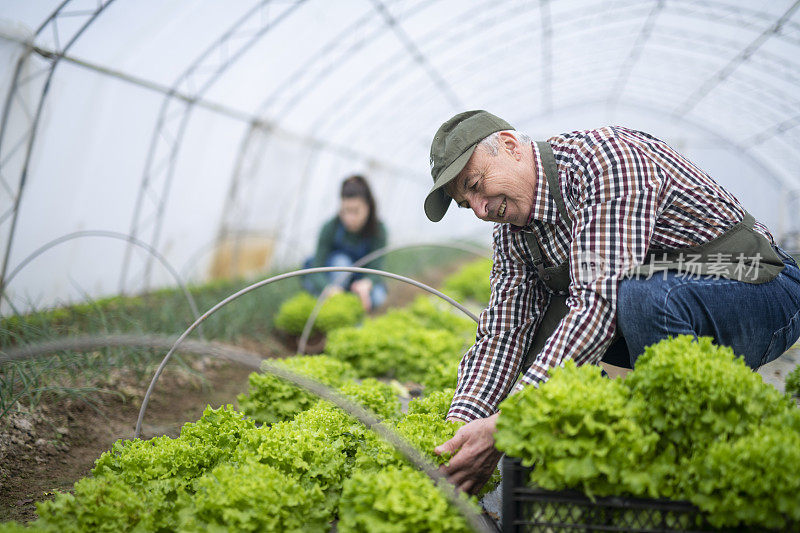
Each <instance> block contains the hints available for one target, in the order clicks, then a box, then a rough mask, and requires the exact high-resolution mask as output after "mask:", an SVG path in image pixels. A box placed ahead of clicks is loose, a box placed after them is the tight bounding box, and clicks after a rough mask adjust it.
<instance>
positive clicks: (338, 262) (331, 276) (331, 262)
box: [303, 252, 387, 309]
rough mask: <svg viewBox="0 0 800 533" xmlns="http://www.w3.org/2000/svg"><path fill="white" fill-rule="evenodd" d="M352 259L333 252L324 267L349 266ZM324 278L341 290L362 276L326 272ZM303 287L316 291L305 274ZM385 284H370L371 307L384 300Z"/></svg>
mask: <svg viewBox="0 0 800 533" xmlns="http://www.w3.org/2000/svg"><path fill="white" fill-rule="evenodd" d="M312 261H313V258H309V259H307V260H306V262H305V263H304V264H303V268H310V267H311V263H312ZM353 263H354V261H353V260H352V259H350V256H348V255H347V254H343V253H338V252H334V253H332V254H331V255H329V256H328V260H327V261H325V265H324V266H326V267H349V266H353ZM325 275H326V279H327V283H328V285H338V286H339V287H341V288H342V289H343V290H347V289H349V287H350V285H351V284H352V283H353V282H354V281H357V280H359V279H361V278H363V274H356V273H353V272H327V273H326V274H325ZM303 288H305V289H306V290H307V291H308V292H310V293H312V294H314V293H315V292H316V291H317V288H316V287H315V286H314V283H313V282H312V280H311V278H309V276H305V277H304V278H303ZM386 296H387V293H386V286H385V285H384V284H383V283H374V282H373V284H372V290H371V291H370V293H369V298H370V300H371V301H372V308H373V309H375V308H376V307H380V306H381V305H383V302H385V301H386Z"/></svg>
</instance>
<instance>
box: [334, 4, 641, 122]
mask: <svg viewBox="0 0 800 533" xmlns="http://www.w3.org/2000/svg"><path fill="white" fill-rule="evenodd" d="M531 5H532V4H531ZM629 5H630V6H639V5H640V4H638V3H636V2H631V3H630V4H629ZM533 9H534V8H533V7H531V8H529V10H530V11H533ZM536 9H538V8H536ZM620 9H621V8H620ZM591 17H593V16H592V15H586V16H585V17H584V18H591ZM638 18H639V17H630V20H638ZM619 20H620V19H619V18H617V19H615V22H619ZM569 23H570V24H573V23H575V21H574V20H573V21H570V22H569ZM523 24H524V22H523ZM558 24H559V25H563V24H566V23H564V22H559V23H558ZM554 27H555V25H554ZM487 31H489V29H488V26H486V25H478V26H477V31H475V30H473V31H469V35H470V36H474V34H476V33H478V34H479V33H485V32H487ZM459 33H460V34H464V33H467V32H466V31H463V32H459ZM509 33H514V32H509ZM518 33H521V32H518ZM458 35H459V34H458V33H457V34H456V35H455V36H453V37H452V38H451V39H450V40H449V42H457V37H458ZM527 39H529V36H527V35H521V36H520V37H519V38H517V39H515V40H512V41H508V40H506V41H503V43H502V44H500V45H498V46H496V47H495V48H493V49H491V50H496V49H499V48H506V47H508V48H513V47H515V46H518V45H519V43H520V42H524V41H525V40H527ZM483 42H484V41H476V43H475V45H474V47H473V48H477V49H479V50H480V57H484V58H488V57H492V54H491V53H490V51H489V50H490V49H489V48H488V47H486V46H485V45H484V44H483ZM477 62H478V61H477V60H475V61H473V62H472V64H473V65H474V64H476V63H477ZM459 68H460V69H461V70H467V68H463V65H460V66H459ZM473 70H474V69H473ZM388 81H393V80H388ZM369 87H370V89H372V91H371V92H369V93H365V94H363V95H362V98H361V99H360V101H366V100H369V99H371V98H372V94H373V93H375V92H377V91H378V90H379V84H376V83H373V84H370V86H369ZM421 91H424V88H423V89H420V90H418V91H417V95H419V94H420V92H421ZM406 98H407V99H408V100H414V99H415V97H412V96H411V95H410V94H407V95H406ZM354 101H358V100H355V99H354ZM359 105H360V104H359ZM352 107H355V108H357V107H358V105H356V104H352ZM398 107H399V106H395V108H398ZM342 113H344V111H342ZM396 115H397V113H394V115H392V116H396ZM374 116H375V114H374V113H373V114H372V115H365V116H364V117H363V118H360V119H359V121H360V123H369V122H370V121H371V120H372V119H373V118H374ZM382 118H386V115H382ZM411 119H412V117H407V120H406V121H405V122H408V121H409V120H411ZM348 125H349V128H350V129H351V130H357V129H358V128H359V126H358V123H356V121H354V120H350V121H349V122H348Z"/></svg>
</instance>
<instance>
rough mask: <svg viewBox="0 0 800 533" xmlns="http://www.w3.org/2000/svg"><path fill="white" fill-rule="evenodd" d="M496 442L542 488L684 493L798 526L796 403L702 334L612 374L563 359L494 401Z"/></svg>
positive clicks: (716, 509)
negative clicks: (535, 382)
mask: <svg viewBox="0 0 800 533" xmlns="http://www.w3.org/2000/svg"><path fill="white" fill-rule="evenodd" d="M495 439H496V442H497V447H498V448H499V449H501V450H504V451H506V452H507V453H508V454H509V455H511V456H516V457H520V458H521V459H522V462H523V464H527V465H534V466H535V468H534V470H533V473H532V475H531V481H532V482H533V483H536V484H539V485H541V486H543V487H545V488H566V487H575V488H581V489H582V490H584V491H585V492H587V493H589V494H633V495H648V496H654V497H670V498H674V499H683V500H690V501H692V502H693V503H695V504H696V505H697V506H698V507H699V508H700V509H701V510H703V511H704V512H705V513H706V515H707V517H708V519H709V521H710V522H711V523H713V524H715V525H718V526H723V527H736V526H740V525H745V526H747V527H755V528H764V527H780V528H784V527H789V526H791V527H796V525H797V523H798V518H799V517H798V514H800V512H798V511H797V509H800V496H799V495H800V489H799V488H798V483H800V481H798V479H797V476H796V472H797V471H800V410H798V409H797V408H796V407H795V405H794V402H793V401H791V400H790V399H789V397H788V396H786V395H783V394H780V393H779V392H778V391H777V389H775V388H774V387H772V386H770V385H767V384H765V383H763V381H762V380H761V377H760V376H758V375H757V374H755V373H753V372H752V371H751V370H750V369H749V368H747V367H746V366H745V365H744V363H743V362H742V360H741V359H739V358H736V357H734V355H733V353H732V351H731V350H730V349H729V348H724V347H719V346H715V345H713V343H712V342H711V339H709V338H700V339H697V340H695V339H694V338H693V337H691V336H679V337H677V338H674V339H667V340H664V341H661V342H659V343H657V344H655V345H653V346H650V347H648V348H647V349H646V351H645V354H644V355H643V356H642V357H640V358H639V360H638V361H637V365H636V369H635V370H634V371H633V372H631V373H630V374H629V375H628V376H627V378H626V379H625V380H621V381H620V380H613V381H612V380H606V379H602V378H601V377H600V375H599V370H597V369H596V368H592V367H581V368H577V367H575V365H574V364H573V363H572V362H567V363H566V365H565V367H564V368H556V369H554V370H552V371H551V378H550V379H549V380H548V381H547V382H545V383H544V384H542V385H541V386H540V387H539V388H538V389H537V388H533V387H528V388H526V389H525V390H523V391H522V392H520V393H518V394H515V395H513V396H511V397H509V398H507V399H506V400H505V401H504V402H503V403H502V404H501V415H500V417H499V419H498V422H497V433H496V435H495ZM789 478H791V479H789Z"/></svg>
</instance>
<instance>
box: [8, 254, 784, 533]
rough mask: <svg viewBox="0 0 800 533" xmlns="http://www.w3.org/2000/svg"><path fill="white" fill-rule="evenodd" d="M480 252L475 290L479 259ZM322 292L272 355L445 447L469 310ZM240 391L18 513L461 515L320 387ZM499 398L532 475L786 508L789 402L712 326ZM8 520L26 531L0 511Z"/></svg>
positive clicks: (748, 513) (245, 527)
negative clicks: (379, 307)
mask: <svg viewBox="0 0 800 533" xmlns="http://www.w3.org/2000/svg"><path fill="white" fill-rule="evenodd" d="M470 268H473V269H474V271H475V272H480V271H479V269H478V268H477V267H475V266H474V265H473V266H471V267H470ZM480 268H481V271H482V272H483V274H482V275H477V276H475V278H476V279H477V281H476V283H475V284H476V285H477V286H479V287H481V289H482V287H483V284H485V283H486V277H487V265H486V264H485V263H484V264H483V265H482V266H481V267H480ZM459 275H462V276H463V275H464V274H463V271H462V272H461V273H460V274H459ZM445 290H446V289H445ZM476 294H478V293H476ZM482 294H485V293H482ZM459 296H460V297H462V298H463V295H459ZM309 298H310V297H307V296H298V297H296V298H295V299H294V300H292V301H288V302H287V303H286V304H285V305H284V306H283V308H282V309H281V312H280V313H279V315H278V317H277V318H276V325H278V326H279V327H283V328H284V329H286V330H287V331H293V332H294V333H297V332H299V331H300V330H302V326H303V325H304V324H305V320H306V319H307V317H308V314H309V313H310V311H311V308H312V307H313V305H314V301H313V299H309ZM301 299H302V300H304V301H301ZM484 301H485V300H484ZM298 302H299V303H298ZM326 305H328V308H327V311H325V307H323V312H321V313H320V320H318V325H319V327H320V330H321V331H325V332H327V342H326V347H325V353H323V354H322V355H317V356H295V357H291V358H287V359H285V360H282V361H281V362H280V363H279V364H281V365H284V366H285V368H287V369H288V370H291V371H293V372H295V373H298V374H302V375H306V376H309V377H312V378H314V379H316V380H318V381H320V382H322V383H324V384H326V385H328V386H329V387H332V388H334V389H336V390H338V391H339V392H340V393H341V394H343V395H345V396H347V397H349V398H351V399H353V400H354V401H357V402H358V403H360V404H361V405H363V406H365V407H367V408H369V409H371V410H372V411H373V412H374V413H376V414H377V415H378V416H379V418H381V419H382V420H383V422H382V423H383V424H386V425H387V426H389V427H391V428H392V429H394V430H396V431H397V432H398V433H399V434H400V435H402V436H403V437H405V438H406V439H407V440H408V441H409V442H410V443H412V444H413V445H415V446H416V447H417V448H418V449H420V450H421V451H422V452H423V453H424V454H426V455H427V456H428V457H429V458H430V459H431V460H432V461H434V462H436V463H439V464H441V463H443V462H444V461H446V460H447V459H448V458H447V457H439V456H436V455H435V454H434V453H433V452H432V450H433V448H434V447H435V446H436V445H437V444H440V443H442V442H444V441H445V440H447V439H449V438H450V437H451V436H452V435H453V434H454V432H455V431H456V429H457V428H458V424H455V423H450V422H447V421H445V415H446V412H447V409H448V407H449V403H450V400H451V398H452V395H453V388H452V387H453V386H454V384H455V378H456V368H457V364H458V361H459V359H460V356H461V355H462V354H463V351H464V349H465V348H466V347H467V345H468V344H469V343H470V342H471V341H472V338H473V336H474V330H475V325H474V323H472V322H471V321H470V320H468V319H466V318H464V317H462V316H460V315H456V314H454V313H452V312H451V311H450V309H449V308H447V306H446V305H445V304H443V303H442V302H440V301H437V300H435V299H428V298H419V299H417V300H416V301H414V303H412V304H411V305H409V306H407V307H406V308H403V309H396V310H392V311H389V312H387V313H386V314H384V315H382V316H380V317H376V318H367V319H365V320H363V322H362V324H361V325H360V326H353V325H346V324H352V321H353V320H361V314H360V311H359V309H360V304H358V302H357V301H356V300H352V299H351V298H350V297H348V296H347V295H338V296H337V297H335V298H332V299H331V300H329V302H328V303H327V304H326ZM326 313H327V315H326ZM353 317H356V318H355V319H354V318H353ZM342 319H346V320H342ZM331 324H333V325H331ZM290 328H294V330H292V329H290ZM376 377H381V378H394V379H395V380H399V381H413V382H416V383H420V384H422V385H424V392H425V395H424V397H422V398H420V399H415V400H412V401H411V402H410V403H409V406H408V409H407V411H406V412H403V410H402V409H401V404H400V401H399V399H398V387H396V386H394V385H392V384H389V383H387V382H386V381H387V380H383V381H378V380H376V379H375V378H376ZM790 384H791V379H790V380H787V390H789V388H790ZM238 404H239V409H240V410H238V411H237V410H234V409H233V408H231V407H226V408H220V409H217V410H214V409H207V410H206V412H205V413H204V415H203V417H202V418H201V419H200V420H199V421H198V422H196V423H190V424H186V425H185V426H184V427H183V429H182V431H181V435H180V437H178V438H176V439H171V438H168V437H158V438H155V439H151V440H148V441H140V440H136V441H124V442H123V441H120V442H118V443H116V444H115V445H114V447H113V448H112V450H110V451H109V452H106V453H105V454H103V455H102V456H101V457H100V459H98V461H97V463H96V465H95V468H94V470H93V473H92V477H89V478H86V479H83V480H81V481H79V482H78V483H76V485H75V488H74V491H73V493H71V494H59V495H58V496H57V497H56V498H55V500H53V501H51V502H43V503H40V504H39V505H38V512H39V520H37V521H36V522H34V523H33V524H30V525H29V527H30V528H31V529H34V530H41V531H90V530H91V531H132V530H136V531H173V530H181V531H199V530H212V531H213V530H222V531H224V530H230V531H327V530H329V529H330V528H331V524H332V523H336V529H337V530H339V531H345V532H347V531H398V532H399V531H465V530H467V525H466V523H465V522H464V520H463V519H462V517H460V516H459V515H458V513H457V512H456V511H455V510H453V509H451V508H450V507H449V506H448V505H447V503H446V500H445V499H444V497H443V496H442V494H441V493H440V492H438V489H437V488H436V487H435V486H434V485H433V484H432V483H431V482H430V481H429V480H428V478H427V477H426V476H424V475H423V474H420V473H419V472H417V471H416V470H415V469H413V468H412V467H410V466H408V465H407V464H406V463H405V462H404V461H403V460H402V458H401V457H400V456H399V455H398V454H397V453H396V452H395V451H394V450H393V449H392V448H391V447H390V446H388V445H386V444H385V443H383V442H382V441H381V440H380V439H379V438H377V437H376V436H375V435H374V433H373V432H371V431H369V430H367V429H366V428H364V427H363V426H362V425H361V424H359V423H358V422H356V421H355V420H354V419H352V418H351V417H349V416H348V415H346V414H345V413H343V412H342V411H340V410H338V409H337V408H335V407H333V406H332V405H331V404H329V403H327V402H325V401H322V400H318V399H317V398H315V397H313V396H311V395H309V394H307V393H305V392H303V391H301V390H299V389H297V388H296V387H294V386H291V385H289V384H287V383H286V382H284V381H282V380H280V379H278V378H275V377H273V376H271V375H269V374H265V373H254V374H252V375H251V376H250V388H249V391H248V393H247V394H244V395H241V396H240V397H239V398H238ZM501 412H502V414H501V416H500V418H499V419H498V425H497V428H498V429H497V433H496V444H497V447H498V448H499V449H500V450H501V451H504V452H505V453H506V454H508V455H509V456H512V457H518V458H521V460H522V462H523V464H525V465H527V466H532V467H533V470H532V473H531V477H530V484H531V485H532V486H538V487H542V488H545V489H552V490H560V489H565V488H577V489H580V490H582V491H583V492H585V493H587V494H589V495H590V496H605V495H631V496H641V497H664V498H671V499H679V500H689V501H691V502H693V503H694V504H696V505H697V506H698V507H699V508H700V509H701V510H702V511H703V512H704V516H705V517H706V519H707V520H709V521H710V523H711V524H713V525H714V526H717V527H723V528H730V527H746V528H756V529H765V528H771V529H778V530H780V529H783V530H791V529H792V528H795V527H797V526H798V524H800V476H798V474H797V473H798V472H800V410H799V409H797V407H796V404H795V402H794V401H793V400H792V399H791V398H790V397H789V395H784V394H781V393H780V392H779V391H777V390H776V389H775V388H773V387H772V386H770V385H767V384H764V383H763V381H762V380H761V377H760V376H759V375H758V374H755V373H753V372H752V371H750V369H749V368H747V367H746V366H745V365H744V363H743V362H742V361H741V359H739V358H736V357H735V355H734V354H733V352H732V351H731V350H730V349H729V348H725V347H718V346H715V345H713V343H712V342H711V340H710V339H707V338H701V339H693V338H690V337H686V336H682V337H678V338H676V339H670V340H666V341H663V342H661V343H659V344H657V345H655V346H652V347H649V348H648V349H647V351H646V353H645V354H644V355H642V356H641V357H640V358H639V360H638V361H637V368H636V370H634V371H633V372H631V373H630V374H629V375H628V377H627V378H626V379H624V380H609V379H605V378H603V377H601V375H600V371H599V369H598V368H597V367H592V366H584V367H576V366H575V365H574V364H572V363H571V362H568V363H566V364H565V365H564V366H563V367H561V368H556V369H554V371H553V372H552V377H551V379H550V380H549V381H548V382H547V383H545V384H544V385H542V386H540V387H538V388H535V387H528V388H526V389H525V390H524V391H522V392H521V393H519V394H516V395H513V396H511V397H509V398H508V399H507V400H506V401H505V402H504V403H503V404H502V405H501ZM488 488H489V487H487V489H488ZM540 518H541V517H540ZM564 520H567V519H564ZM676 520H677V519H676ZM681 520H687V519H686V518H681ZM567 521H568V520H567ZM696 525H697V524H695V523H676V524H672V526H673V528H676V529H680V528H684V529H691V528H692V527H694V526H696ZM18 529H19V530H26V531H27V530H29V529H26V528H24V527H23V526H21V525H19V524H13V523H12V524H5V525H0V531H15V530H18Z"/></svg>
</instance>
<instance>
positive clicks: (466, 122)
mask: <svg viewBox="0 0 800 533" xmlns="http://www.w3.org/2000/svg"><path fill="white" fill-rule="evenodd" d="M513 129H514V127H513V126H511V124H509V123H508V122H506V121H505V120H503V119H502V118H500V117H496V116H494V115H492V114H491V113H489V112H488V111H482V110H475V111H464V112H463V113H459V114H458V115H456V116H454V117H453V118H451V119H450V120H448V121H447V122H445V123H444V124H442V125H441V127H439V130H438V131H437V132H436V135H434V136H433V142H431V160H430V164H431V176H433V189H431V192H429V193H428V196H427V197H426V198H425V215H427V217H428V218H429V219H430V220H431V221H433V222H439V221H440V220H441V219H442V217H443V216H444V214H445V213H446V212H447V208H448V207H449V206H450V200H451V198H450V197H449V196H448V195H447V193H445V192H444V186H445V185H447V184H448V183H450V180H452V179H453V178H455V177H456V176H458V174H459V172H461V171H462V170H463V169H464V166H465V165H466V164H467V161H469V158H470V157H472V153H473V152H474V151H475V147H476V146H478V143H479V142H481V141H482V140H483V139H485V138H486V137H488V136H489V135H491V134H492V133H494V132H496V131H503V130H513Z"/></svg>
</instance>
